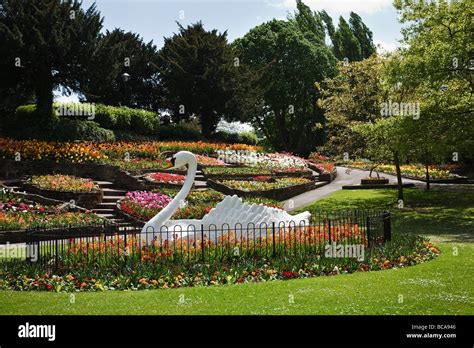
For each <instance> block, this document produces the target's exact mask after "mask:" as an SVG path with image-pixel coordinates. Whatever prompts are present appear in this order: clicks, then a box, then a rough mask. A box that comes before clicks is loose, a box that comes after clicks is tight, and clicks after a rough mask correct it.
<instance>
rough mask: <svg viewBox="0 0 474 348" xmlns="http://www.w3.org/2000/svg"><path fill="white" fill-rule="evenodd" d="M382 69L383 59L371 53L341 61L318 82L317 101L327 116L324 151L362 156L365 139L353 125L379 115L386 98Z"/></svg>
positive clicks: (372, 121) (365, 144) (353, 156)
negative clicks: (334, 72)
mask: <svg viewBox="0 0 474 348" xmlns="http://www.w3.org/2000/svg"><path fill="white" fill-rule="evenodd" d="M382 72H383V59H382V58H381V57H379V56H376V55H374V56H372V57H370V58H368V59H365V60H362V61H358V62H357V61H356V62H351V63H349V64H347V65H344V64H340V67H339V73H338V75H337V76H335V77H334V78H331V79H327V80H325V81H323V82H322V83H318V84H317V87H318V89H319V90H320V91H321V97H320V99H319V101H318V103H319V104H320V105H321V106H322V107H323V109H324V111H325V116H326V127H325V130H326V133H327V142H326V143H325V144H324V150H325V152H328V153H330V154H331V155H333V156H342V154H343V153H348V154H349V156H350V157H352V158H355V157H361V156H364V154H365V150H366V148H367V142H366V141H365V139H364V137H362V136H361V135H360V134H359V133H358V132H355V131H354V130H353V126H355V125H356V124H360V123H374V122H375V121H376V120H377V119H379V118H381V113H380V105H381V103H382V102H383V101H384V100H386V98H387V93H386V92H385V90H384V88H382V84H383V81H382Z"/></svg>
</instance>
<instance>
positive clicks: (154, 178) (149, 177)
mask: <svg viewBox="0 0 474 348" xmlns="http://www.w3.org/2000/svg"><path fill="white" fill-rule="evenodd" d="M143 179H144V180H145V182H146V185H147V187H148V186H149V187H181V186H183V184H184V181H185V180H186V177H185V176H184V175H179V174H172V173H163V172H155V173H148V174H145V175H143Z"/></svg>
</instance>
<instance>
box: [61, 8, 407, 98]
mask: <svg viewBox="0 0 474 348" xmlns="http://www.w3.org/2000/svg"><path fill="white" fill-rule="evenodd" d="M93 3H94V1H92V0H83V2H82V6H83V8H85V9H86V8H88V7H89V6H91V5H92V4H93ZM95 3H96V6H97V9H98V10H99V11H100V13H101V15H102V16H103V17H104V29H103V31H105V30H113V29H115V28H117V27H118V28H122V29H124V30H125V31H132V32H135V33H138V34H140V36H142V37H143V38H144V40H145V41H146V42H149V41H151V40H153V43H154V44H155V45H156V46H157V47H158V49H159V48H161V46H162V45H163V38H164V37H169V36H171V35H173V33H175V32H177V31H178V26H177V24H176V22H177V21H178V22H179V23H180V24H182V25H184V26H186V25H188V24H191V23H195V22H197V21H202V22H203V24H204V28H205V29H207V30H212V29H217V30H218V31H220V32H223V31H226V30H227V33H228V38H229V41H233V40H235V39H236V38H239V37H242V36H243V35H245V34H246V33H247V32H248V31H249V30H250V29H251V28H253V27H255V26H257V25H259V24H262V23H264V22H267V21H270V20H272V19H273V18H276V19H285V18H286V17H287V16H288V14H290V13H293V12H294V10H295V9H296V0H96V1H95ZM304 3H305V4H306V5H308V6H309V7H310V8H311V9H312V10H321V9H325V10H326V11H327V12H328V14H329V15H330V16H331V17H332V18H333V22H334V24H335V25H336V26H337V22H338V18H339V16H343V17H344V18H346V19H348V17H349V13H350V12H351V11H354V12H356V13H357V14H359V15H360V16H361V17H362V20H363V21H364V23H365V24H366V25H367V26H368V27H369V28H370V29H371V30H372V32H373V38H374V43H375V44H380V45H381V47H382V49H383V50H387V51H392V50H394V49H395V48H396V47H398V46H399V43H398V40H400V39H401V34H400V29H401V25H400V24H399V23H398V21H397V13H396V11H395V9H394V8H393V5H392V0H306V1H304ZM76 99H77V97H76V96H71V97H61V96H60V95H59V92H57V93H56V100H58V101H67V100H76Z"/></svg>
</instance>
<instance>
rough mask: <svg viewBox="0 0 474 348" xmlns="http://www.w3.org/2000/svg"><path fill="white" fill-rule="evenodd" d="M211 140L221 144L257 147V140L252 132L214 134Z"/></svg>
mask: <svg viewBox="0 0 474 348" xmlns="http://www.w3.org/2000/svg"><path fill="white" fill-rule="evenodd" d="M213 138H214V139H215V140H217V141H220V142H223V143H231V144H236V143H238V144H247V145H257V143H258V139H257V135H256V134H255V133H254V132H242V133H227V132H222V131H221V132H216V133H215V134H214V136H213Z"/></svg>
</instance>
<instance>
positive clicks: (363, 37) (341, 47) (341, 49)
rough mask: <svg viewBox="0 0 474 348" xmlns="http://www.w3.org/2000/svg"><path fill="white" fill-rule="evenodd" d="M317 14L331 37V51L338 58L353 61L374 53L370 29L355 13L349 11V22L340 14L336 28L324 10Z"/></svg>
mask: <svg viewBox="0 0 474 348" xmlns="http://www.w3.org/2000/svg"><path fill="white" fill-rule="evenodd" d="M319 15H320V17H321V19H322V21H323V22H324V26H325V29H326V30H327V32H328V34H329V37H330V39H331V42H332V48H333V52H334V54H335V55H336V57H337V58H338V59H339V60H344V59H347V60H348V61H349V62H354V61H359V60H362V59H365V58H368V57H370V56H371V55H373V54H374V53H375V45H374V43H373V38H372V31H371V30H370V29H369V28H368V27H367V26H366V25H365V23H364V22H363V21H362V18H361V17H360V16H359V15H358V14H357V13H354V12H351V13H350V16H349V23H347V21H346V20H345V19H344V18H343V17H342V16H341V17H339V23H338V26H337V28H335V27H334V24H333V21H332V18H331V17H330V16H329V15H328V14H327V12H326V11H324V10H323V11H320V12H319Z"/></svg>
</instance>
